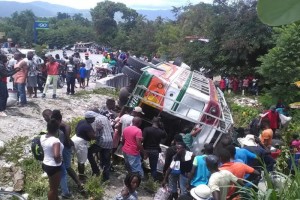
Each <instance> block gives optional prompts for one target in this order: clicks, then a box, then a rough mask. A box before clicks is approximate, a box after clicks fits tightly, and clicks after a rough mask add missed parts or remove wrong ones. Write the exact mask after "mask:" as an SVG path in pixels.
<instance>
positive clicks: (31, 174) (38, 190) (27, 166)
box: [21, 158, 49, 199]
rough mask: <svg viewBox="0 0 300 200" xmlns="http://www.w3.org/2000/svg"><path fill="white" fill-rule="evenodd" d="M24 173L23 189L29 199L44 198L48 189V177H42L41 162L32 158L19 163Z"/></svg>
mask: <svg viewBox="0 0 300 200" xmlns="http://www.w3.org/2000/svg"><path fill="white" fill-rule="evenodd" d="M21 167H22V168H23V170H24V174H25V185H24V189H25V191H26V192H27V193H28V194H29V197H30V198H31V199H46V198H47V193H48V191H49V184H48V178H47V177H42V174H43V170H42V164H41V163H40V162H39V161H37V160H36V159H34V158H28V159H25V160H24V161H23V162H22V163H21Z"/></svg>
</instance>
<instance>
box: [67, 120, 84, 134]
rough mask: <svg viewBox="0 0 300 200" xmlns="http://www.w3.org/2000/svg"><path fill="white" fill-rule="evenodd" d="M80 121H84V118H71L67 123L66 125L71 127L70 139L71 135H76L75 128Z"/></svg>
mask: <svg viewBox="0 0 300 200" xmlns="http://www.w3.org/2000/svg"><path fill="white" fill-rule="evenodd" d="M82 119H84V117H75V118H72V120H71V121H69V122H68V124H69V125H70V126H71V135H70V137H72V136H73V135H75V134H76V131H75V129H76V126H77V124H78V122H79V121H80V120H82Z"/></svg>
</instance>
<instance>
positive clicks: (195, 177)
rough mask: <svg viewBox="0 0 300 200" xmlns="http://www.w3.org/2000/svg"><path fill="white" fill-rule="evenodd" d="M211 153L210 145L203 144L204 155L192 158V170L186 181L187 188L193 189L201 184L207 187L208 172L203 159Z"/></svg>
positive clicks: (212, 149) (211, 146) (211, 147)
mask: <svg viewBox="0 0 300 200" xmlns="http://www.w3.org/2000/svg"><path fill="white" fill-rule="evenodd" d="M213 151H214V148H213V145H212V144H205V145H204V149H203V152H204V154H203V155H199V156H196V157H195V158H194V162H193V168H192V170H191V173H190V175H189V179H188V187H190V188H191V187H192V188H194V187H197V186H198V185H201V184H205V185H207V183H208V180H209V177H210V172H209V170H208V168H207V166H206V161H205V158H206V156H207V155H212V154H213Z"/></svg>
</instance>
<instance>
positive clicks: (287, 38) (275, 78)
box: [257, 23, 300, 103]
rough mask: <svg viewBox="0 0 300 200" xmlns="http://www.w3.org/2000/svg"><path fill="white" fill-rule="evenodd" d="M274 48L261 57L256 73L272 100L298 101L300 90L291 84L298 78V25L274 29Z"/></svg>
mask: <svg viewBox="0 0 300 200" xmlns="http://www.w3.org/2000/svg"><path fill="white" fill-rule="evenodd" d="M275 31H276V35H275V38H276V46H275V47H274V48H272V49H271V50H270V51H269V52H268V53H267V54H266V55H264V56H262V57H261V58H260V59H259V61H261V66H260V67H258V68H257V72H258V73H259V74H260V75H261V76H262V77H263V78H264V83H265V84H266V86H267V87H268V89H269V92H270V93H271V95H272V97H273V98H277V99H279V98H280V99H284V100H285V102H286V103H291V102H294V101H299V98H300V90H299V89H298V88H296V86H295V85H294V84H293V83H294V82H295V81H299V79H300V76H299V73H300V54H299V52H300V45H299V44H300V24H299V23H294V24H290V25H287V26H284V27H282V28H275Z"/></svg>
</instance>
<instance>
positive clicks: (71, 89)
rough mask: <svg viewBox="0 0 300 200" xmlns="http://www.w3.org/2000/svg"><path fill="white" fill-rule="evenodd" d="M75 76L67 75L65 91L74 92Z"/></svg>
mask: <svg viewBox="0 0 300 200" xmlns="http://www.w3.org/2000/svg"><path fill="white" fill-rule="evenodd" d="M74 88H75V77H73V76H68V75H67V93H71V94H74V93H75V90H74Z"/></svg>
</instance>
